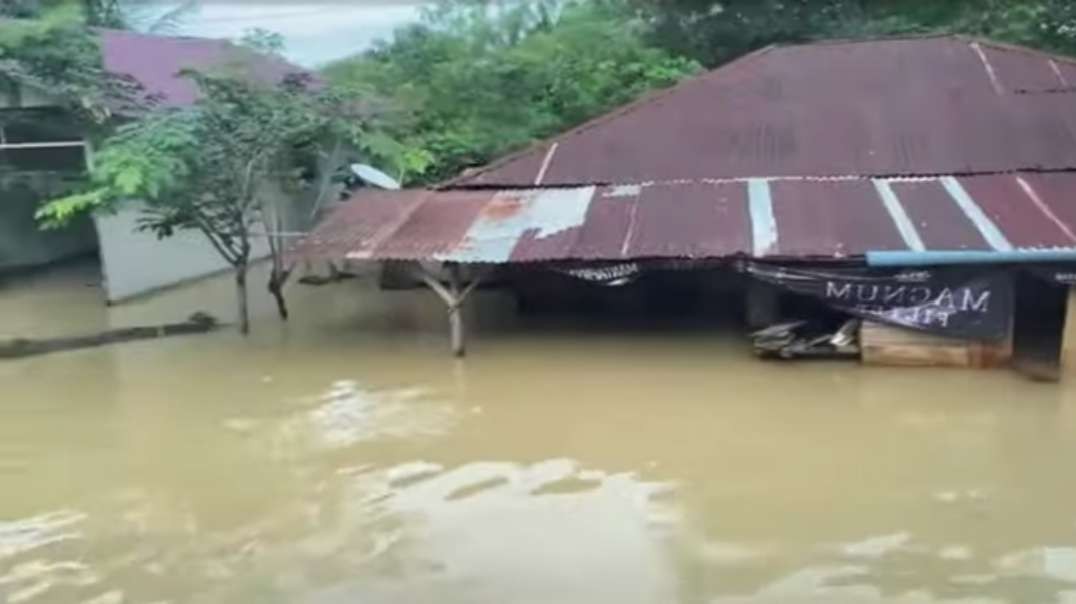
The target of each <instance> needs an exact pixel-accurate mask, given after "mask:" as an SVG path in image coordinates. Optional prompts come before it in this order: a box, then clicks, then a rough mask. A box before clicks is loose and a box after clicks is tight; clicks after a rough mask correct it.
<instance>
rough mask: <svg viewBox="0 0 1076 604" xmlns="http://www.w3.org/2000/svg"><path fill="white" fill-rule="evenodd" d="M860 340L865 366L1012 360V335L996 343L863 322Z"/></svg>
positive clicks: (984, 364)
mask: <svg viewBox="0 0 1076 604" xmlns="http://www.w3.org/2000/svg"><path fill="white" fill-rule="evenodd" d="M859 339H860V346H861V348H862V351H863V364H865V365H876V366H890V367H965V368H978V369H986V368H996V367H1004V366H1006V365H1008V364H1009V361H1010V360H1011V359H1012V338H1011V336H1010V337H1008V338H1006V339H1005V340H1003V341H1001V342H996V343H995V342H980V341H974V340H960V339H953V338H945V337H941V336H936V335H932V334H928V333H921V332H916V331H912V330H908V329H900V328H898V327H890V326H888V325H883V324H880V323H872V322H869V321H864V322H863V326H862V327H861V328H860V334H859Z"/></svg>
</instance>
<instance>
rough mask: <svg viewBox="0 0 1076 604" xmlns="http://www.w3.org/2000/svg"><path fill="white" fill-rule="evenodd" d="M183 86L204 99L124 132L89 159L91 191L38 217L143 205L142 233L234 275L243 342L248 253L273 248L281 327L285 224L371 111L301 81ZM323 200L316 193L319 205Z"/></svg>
mask: <svg viewBox="0 0 1076 604" xmlns="http://www.w3.org/2000/svg"><path fill="white" fill-rule="evenodd" d="M241 71H243V70H241ZM187 76H188V77H191V78H193V79H194V81H195V82H197V84H198V86H199V89H200V91H201V97H200V99H199V100H198V101H197V102H196V103H195V104H194V105H193V106H191V107H188V108H183V109H172V110H160V111H157V112H154V113H152V114H150V115H149V116H147V117H145V118H143V119H139V120H136V121H134V122H130V123H127V124H125V125H122V126H120V127H119V128H118V129H117V131H116V133H115V134H114V135H113V136H111V137H110V138H108V139H107V140H105V142H104V144H103V145H102V146H101V148H100V150H99V151H98V153H97V154H96V155H95V160H94V166H93V169H92V171H91V173H90V179H89V182H88V183H87V185H86V186H85V187H83V188H82V189H81V190H79V191H77V192H75V193H73V194H71V195H68V196H66V197H63V198H60V199H56V200H53V201H51V202H49V203H48V204H46V205H45V206H44V207H43V208H42V209H41V211H40V213H39V217H40V218H41V219H42V220H43V221H45V222H46V224H49V225H57V224H63V223H65V222H66V221H68V220H70V219H71V218H72V217H73V216H74V215H76V214H79V213H82V212H88V211H106V212H107V211H110V210H113V209H115V208H117V207H118V206H119V205H121V204H123V203H126V202H128V201H129V200H132V199H139V200H142V201H143V202H144V204H145V206H144V207H145V211H144V214H143V217H142V219H141V223H140V228H142V229H145V230H149V231H152V232H154V233H156V234H157V236H158V237H162V238H163V237H169V236H171V235H172V234H174V233H175V232H176V231H179V230H196V231H199V232H201V233H202V234H203V235H204V236H205V238H206V239H207V240H208V241H209V242H210V243H211V244H212V246H213V248H214V249H215V250H216V251H217V253H218V254H219V255H220V256H221V258H223V259H224V260H225V261H226V262H227V263H228V264H229V265H231V267H232V268H233V271H234V275H235V283H236V289H237V301H238V313H237V314H238V318H239V328H240V331H241V332H242V333H244V334H245V333H248V332H249V329H250V321H249V312H248V308H247V298H248V295H247V273H248V270H249V268H250V264H251V262H252V260H253V253H254V249H255V241H256V240H257V239H258V238H260V237H266V238H267V240H268V242H269V247H270V250H269V251H270V256H271V258H272V271H271V272H272V275H271V277H270V283H269V289H270V291H271V292H272V293H273V295H274V297H275V298H276V300H277V304H278V309H279V311H280V314H281V316H282V317H283V318H286V317H287V307H286V304H285V301H284V297H283V285H284V283H285V281H286V279H287V273H288V271H287V270H286V267H285V262H284V257H283V256H284V252H285V250H284V249H283V246H282V245H281V244H280V242H281V241H282V239H281V236H282V235H283V234H282V233H281V232H280V231H281V229H282V228H283V225H284V224H285V222H286V221H285V220H284V216H285V215H286V214H287V213H288V212H289V211H291V210H292V209H293V208H294V203H293V202H294V200H295V199H296V197H298V196H301V195H303V194H304V191H305V192H307V193H309V192H310V191H311V190H312V185H311V183H312V182H313V181H314V178H313V173H314V171H315V168H314V166H316V165H317V164H322V166H323V167H324V162H323V161H319V157H321V156H322V155H323V149H324V148H326V146H328V147H338V146H341V145H345V144H350V143H353V142H361V139H362V137H363V136H364V130H365V128H366V126H367V121H368V118H369V114H368V113H367V112H368V109H369V108H368V107H365V106H363V105H361V104H356V103H353V102H348V101H345V100H344V99H343V98H342V97H340V96H339V95H338V94H336V93H335V92H334V91H332V90H328V89H319V88H318V87H317V86H312V82H311V80H310V79H309V78H308V77H306V76H301V75H296V76H292V77H288V78H286V79H285V80H284V81H283V82H281V83H280V84H279V85H266V84H263V83H259V82H256V81H253V80H252V79H250V78H246V77H241V76H239V75H234V74H227V73H217V74H211V73H203V72H189V73H188V74H187ZM337 158H338V159H343V158H344V157H343V156H341V155H339V154H337ZM320 182H322V184H323V185H324V183H327V182H328V180H322V181H320ZM326 190H327V187H324V186H322V187H320V188H318V189H315V192H316V195H317V196H318V197H322V196H324V194H325V191H326ZM319 202H320V200H316V201H315V203H319Z"/></svg>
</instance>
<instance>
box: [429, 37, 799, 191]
mask: <svg viewBox="0 0 1076 604" xmlns="http://www.w3.org/2000/svg"><path fill="white" fill-rule="evenodd" d="M777 48H779V47H778V46H777V45H774V44H771V45H769V46H764V47H762V48H759V49H758V50H754V51H752V52H749V53H747V54H745V55H741V56H739V57H737V58H735V59H733V60H731V61H729V62H728V63H725V64H724V65H721V66H720V67H715V68H713V69H708V70H706V71H703V72H702V73H700V74H698V75H694V76H691V77H688V78H684V79H683V80H681V81H679V82H676V83H675V84H673V85H671V86H668V87H666V88H661V89H658V90H652V91H650V92H648V93H646V94H644V95H643V96H641V97H639V98H637V99H635V100H634V101H631V102H629V103H626V104H624V105H621V106H619V107H616V108H614V109H612V110H611V111H608V112H606V113H603V114H601V115H598V116H596V117H593V118H591V119H589V120H586V121H585V122H583V123H581V124H579V125H577V126H575V127H572V128H569V129H568V130H566V131H564V132H560V133H557V134H554V135H552V136H549V137H546V138H544V139H542V140H540V141H537V142H535V143H532V144H530V145H528V146H526V147H524V148H523V149H520V150H519V151H515V152H513V153H509V154H508V155H504V156H501V157H500V158H498V159H495V160H493V161H492V162H490V163H488V164H485V165H483V166H480V167H478V168H475V169H474V170H473V171H471V172H469V173H468V172H466V171H465V172H464V173H463V174H460V175H458V176H455V177H453V178H450V179H448V180H446V181H443V182H439V183H437V184H435V185H433V187H434V188H435V189H447V188H453V187H455V186H456V185H460V184H466V183H461V181H465V180H473V179H474V178H476V177H478V176H480V175H482V174H485V173H487V172H491V171H493V170H496V169H498V168H500V167H502V166H504V165H505V164H508V163H510V162H513V161H515V160H517V159H520V158H522V157H525V156H527V155H529V154H531V153H533V152H536V151H539V150H541V149H543V148H548V147H550V146H551V145H554V144H557V143H559V142H561V141H562V140H564V139H567V138H569V137H573V136H576V135H579V134H582V133H583V132H586V131H587V130H590V129H591V128H594V127H596V126H600V125H602V124H604V123H606V122H609V121H611V120H613V119H616V118H619V117H622V116H624V115H627V114H629V113H632V112H634V111H637V110H639V109H642V108H643V107H645V106H648V105H650V104H652V103H655V102H657V101H659V100H661V99H663V98H665V97H666V96H669V95H671V94H672V93H674V92H676V91H679V90H682V89H683V88H686V87H688V86H691V85H695V84H698V83H699V82H701V81H703V80H706V79H708V78H709V77H712V76H715V75H717V74H718V73H719V72H723V71H725V70H727V69H731V68H733V67H738V66H740V65H742V64H743V63H747V62H749V61H751V60H754V59H757V58H759V57H761V56H762V55H764V54H766V53H768V52H770V51H772V50H776V49H777Z"/></svg>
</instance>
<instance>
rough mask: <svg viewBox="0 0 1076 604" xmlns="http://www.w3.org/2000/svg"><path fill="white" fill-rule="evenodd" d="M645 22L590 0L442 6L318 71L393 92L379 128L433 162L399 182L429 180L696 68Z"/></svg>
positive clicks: (367, 90)
mask: <svg viewBox="0 0 1076 604" xmlns="http://www.w3.org/2000/svg"><path fill="white" fill-rule="evenodd" d="M643 25H644V24H643V23H642V22H640V21H636V20H625V19H624V18H622V14H621V13H617V12H613V11H611V10H608V9H606V8H604V7H603V6H601V5H599V4H597V3H593V2H588V3H579V4H575V3H562V2H552V1H548V0H547V1H545V2H525V3H507V4H498V5H493V6H492V7H491V6H490V5H489V4H488V3H475V2H454V3H447V4H442V5H440V6H439V7H437V9H435V10H434V11H431V12H430V13H429V14H427V16H426V18H425V21H424V22H422V23H420V24H417V25H412V26H408V27H405V28H402V29H400V30H398V31H397V32H396V34H395V37H394V38H393V40H392V41H391V42H388V43H384V44H381V45H379V46H377V47H376V48H374V49H373V50H371V51H370V52H368V53H365V54H363V55H360V56H357V57H354V58H351V59H347V60H344V61H340V62H338V63H336V64H333V65H331V66H329V67H328V68H327V69H326V70H325V71H324V73H325V75H326V77H327V78H328V79H329V80H330V81H331V82H333V84H334V85H337V86H339V87H341V88H343V89H347V90H352V91H354V92H355V93H356V94H376V95H377V96H380V97H384V98H387V99H390V100H391V105H392V106H394V107H396V108H398V109H400V111H398V112H397V113H395V114H390V115H386V116H385V119H386V120H387V122H388V123H387V125H386V129H387V131H388V132H389V133H390V134H391V135H392V136H393V138H394V139H395V140H399V141H402V142H404V143H406V144H407V146H408V147H409V148H412V149H419V150H422V151H424V152H425V153H426V154H428V158H429V159H432V162H433V164H432V166H430V168H429V169H428V170H426V171H423V172H421V173H415V172H406V171H405V173H404V176H405V177H410V178H405V179H408V180H410V181H412V182H421V181H433V180H439V179H444V178H447V177H450V176H454V175H456V174H458V173H459V172H460V171H461V170H462V169H464V168H467V167H470V166H475V165H479V164H483V163H485V162H487V161H489V160H491V159H493V158H494V157H496V156H498V155H501V154H503V153H505V152H507V151H510V150H513V149H515V148H518V147H521V146H524V145H526V144H528V143H530V142H532V141H534V140H535V139H538V138H542V137H546V136H550V135H553V134H555V133H557V132H560V131H561V130H563V129H565V128H567V127H569V126H573V125H575V124H578V123H580V122H582V121H584V120H586V119H588V118H590V117H593V116H596V115H598V114H600V113H603V112H605V111H607V110H609V109H611V108H613V107H615V106H617V105H620V104H622V103H625V102H627V101H630V100H632V99H633V98H635V97H636V96H638V95H639V94H641V93H643V92H645V91H647V90H651V89H653V88H659V87H663V86H667V85H669V84H672V83H673V82H675V81H677V80H679V79H680V78H682V77H684V76H686V75H688V74H691V73H693V72H694V71H695V70H696V68H697V65H696V64H695V63H694V62H692V61H690V60H686V59H681V58H678V57H675V56H673V55H672V54H670V53H668V52H666V51H663V50H660V49H656V48H652V47H649V46H647V45H646V44H645V43H644V41H643V39H642V32H643Z"/></svg>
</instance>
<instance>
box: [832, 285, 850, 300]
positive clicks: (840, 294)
mask: <svg viewBox="0 0 1076 604" xmlns="http://www.w3.org/2000/svg"><path fill="white" fill-rule="evenodd" d="M851 294H852V284H851V283H845V284H844V285H843V286H838V285H837V284H836V283H834V282H833V281H826V297H827V298H836V299H838V300H850V299H851Z"/></svg>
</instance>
